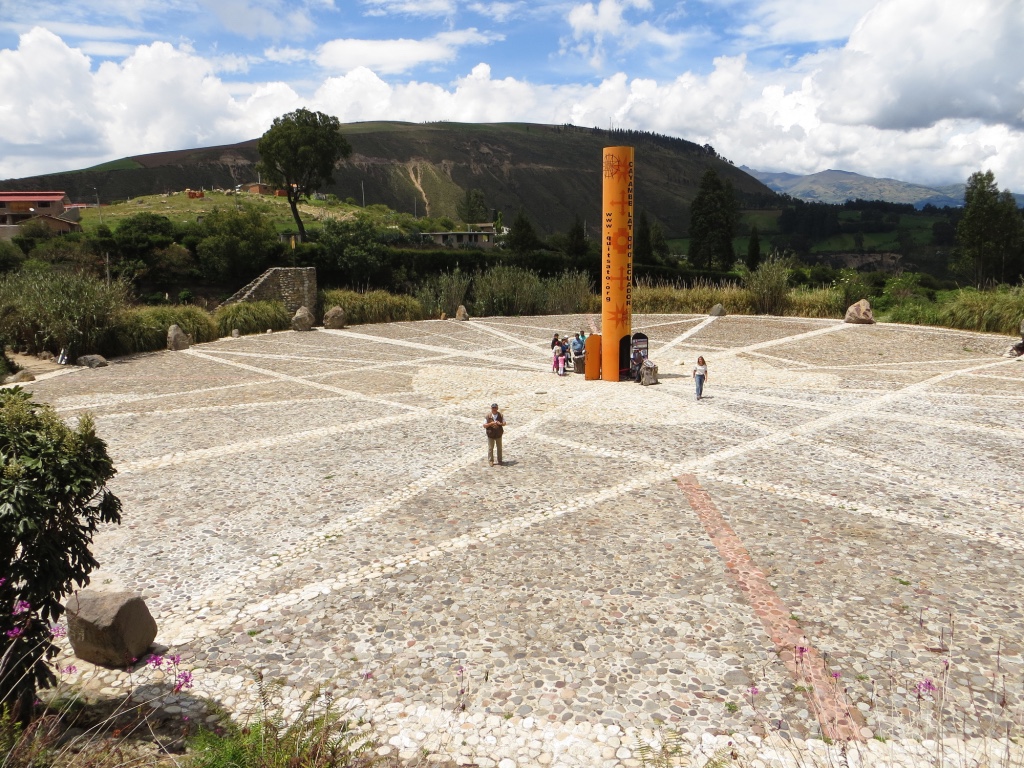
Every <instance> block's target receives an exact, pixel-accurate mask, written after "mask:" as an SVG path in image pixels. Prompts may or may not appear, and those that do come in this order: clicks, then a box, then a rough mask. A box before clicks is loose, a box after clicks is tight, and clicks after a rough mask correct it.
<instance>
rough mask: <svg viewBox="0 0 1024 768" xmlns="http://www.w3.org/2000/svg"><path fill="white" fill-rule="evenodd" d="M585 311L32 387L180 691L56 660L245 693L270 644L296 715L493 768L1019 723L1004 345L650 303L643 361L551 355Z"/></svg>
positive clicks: (1023, 450)
mask: <svg viewBox="0 0 1024 768" xmlns="http://www.w3.org/2000/svg"><path fill="white" fill-rule="evenodd" d="M588 320H589V318H587V317H582V316H575V317H544V318H484V319H479V320H472V321H469V322H461V323H460V322H455V321H426V322H416V323H395V324H390V325H377V326H358V327H353V328H351V329H346V330H341V331H326V330H323V329H319V330H316V331H314V332H311V333H305V334H300V333H291V332H288V333H275V334H270V335H264V336H253V337H243V338H239V339H223V340H221V341H218V342H213V343H210V344H204V345H199V346H197V347H193V348H192V349H191V350H189V351H187V352H177V353H172V352H167V353H158V354H152V355H144V356H139V357H136V358H132V359H123V360H118V361H113V362H112V364H111V365H110V366H109V367H107V368H99V369H94V370H79V371H76V372H74V373H70V374H64V375H56V376H53V377H52V378H47V379H44V380H40V381H37V382H34V383H32V384H29V385H28V387H27V388H28V389H30V390H31V391H33V392H34V393H35V394H36V396H37V397H38V398H40V399H42V400H45V401H48V402H50V403H52V404H53V405H54V406H55V407H56V408H57V409H58V410H59V411H60V413H61V414H62V415H64V416H65V417H67V418H72V419H73V418H75V417H77V416H78V415H80V414H83V413H85V412H90V413H92V414H93V415H94V416H95V418H96V424H97V429H98V431H99V433H100V435H101V436H102V437H103V438H104V439H106V440H107V442H108V445H109V448H110V451H111V454H112V456H113V457H114V459H115V461H116V466H117V467H118V468H119V474H118V476H117V477H116V478H115V480H114V481H113V483H112V487H113V490H114V491H115V492H116V493H117V494H118V495H119V496H120V497H121V499H122V501H123V502H124V522H123V524H122V525H121V526H120V527H116V528H109V529H107V530H104V531H103V532H102V533H101V534H100V535H99V536H98V537H97V539H96V542H95V553H96V555H97V558H98V559H99V560H100V562H101V563H102V568H101V569H100V570H99V571H98V572H97V573H96V574H95V576H94V579H93V586H94V587H96V588H101V589H115V588H124V589H130V590H134V591H137V592H140V593H141V594H143V595H144V596H145V598H146V601H147V603H148V605H149V606H150V608H151V610H152V611H153V613H154V615H155V617H156V619H157V622H158V625H159V627H160V633H159V635H158V642H159V643H160V644H161V647H162V648H165V649H166V650H167V652H168V653H172V654H180V656H181V657H182V664H183V666H185V667H187V668H190V669H192V670H193V674H194V680H195V687H194V688H193V690H192V691H191V692H189V693H188V695H186V694H185V693H184V692H182V693H181V694H179V695H177V696H174V695H167V689H166V685H167V683H166V681H162V680H161V678H160V676H161V674H162V673H160V672H154V671H152V670H149V669H148V668H145V667H143V668H140V669H137V670H135V671H134V672H133V673H132V674H131V677H130V681H129V675H128V674H127V673H126V672H117V671H106V670H98V669H95V668H92V667H90V666H89V665H88V664H84V663H81V662H78V663H77V666H78V667H79V671H78V672H77V673H76V677H77V678H78V679H81V680H87V681H90V684H91V685H94V686H96V687H98V688H101V689H103V690H107V691H117V690H124V689H125V687H126V686H128V685H129V684H131V685H135V686H141V688H140V689H139V690H140V691H141V692H142V693H144V694H153V695H161V696H163V697H164V700H165V703H167V704H168V706H169V707H170V708H171V711H174V709H175V708H176V707H181V708H183V709H184V710H190V709H192V708H194V707H196V706H197V702H196V699H195V698H194V696H201V697H209V698H212V699H214V700H216V701H218V702H220V703H222V704H223V705H225V706H227V707H228V708H231V709H233V710H235V711H238V712H245V711H247V709H248V708H249V707H251V706H252V703H253V701H254V694H255V688H254V685H253V681H254V677H255V675H256V672H257V671H260V672H262V673H263V674H264V675H265V677H266V679H268V680H279V681H280V683H281V685H282V687H281V689H280V691H279V692H277V693H275V697H276V698H277V699H278V700H279V702H280V703H281V706H283V707H284V709H285V710H286V711H287V712H288V713H295V712H297V711H298V710H299V709H300V708H301V707H302V705H303V703H304V702H307V701H308V700H309V699H310V697H311V696H313V695H314V693H313V692H314V690H315V689H316V688H317V686H321V687H322V690H324V691H327V692H329V693H330V694H331V695H333V696H337V697H340V698H342V699H343V700H344V702H345V705H346V706H347V707H349V708H350V709H351V710H352V713H353V716H362V717H365V718H367V719H368V720H370V721H371V722H372V723H373V726H374V727H375V728H376V729H377V730H378V732H379V734H380V738H381V744H382V746H381V750H382V752H386V751H392V752H394V753H398V754H400V755H401V756H402V757H405V758H414V757H417V758H418V757H424V758H426V757H427V756H428V755H429V756H430V758H431V759H435V758H439V757H440V756H448V757H452V758H455V759H456V760H458V761H459V762H463V763H470V762H472V763H476V764H478V765H481V766H488V765H495V764H498V765H500V766H501V768H511V766H515V765H546V764H555V765H607V766H615V765H636V764H637V763H638V759H639V758H640V757H641V756H642V755H641V750H640V749H639V748H638V747H639V746H640V744H641V743H642V742H644V741H645V740H646V741H648V742H650V741H653V742H655V743H657V741H658V739H659V738H660V737H659V733H660V734H662V736H664V734H666V733H673V734H674V733H678V734H681V735H682V737H684V738H685V739H689V740H690V742H691V743H692V744H694V745H696V747H697V748H700V747H701V746H702V745H703V747H704V748H705V751H706V752H707V754H712V753H713V751H714V750H715V749H718V748H719V747H718V746H716V744H719V742H715V741H714V738H713V736H714V734H725V733H734V734H736V738H737V739H741V737H742V739H746V738H748V737H749V739H751V742H750V743H752V744H761V743H762V742H760V741H758V739H759V738H761V737H763V738H767V739H769V740H770V739H775V740H778V739H779V738H780V737H781V738H782V739H784V740H789V741H788V743H799V744H805V742H804V741H802V740H803V739H808V738H815V737H817V738H821V739H825V740H826V741H827V740H828V739H855V740H856V739H861V740H863V739H869V740H870V739H871V737H872V736H878V737H881V738H886V739H889V741H888V742H887V744H888V745H890V746H891V745H892V744H893V743H896V741H895V740H896V739H903V738H906V739H917V740H922V739H924V740H926V741H924V742H923V743H925V744H932V742H930V741H927V740H929V739H936V738H939V737H950V738H952V737H960V738H961V739H962V738H963V737H968V738H969V739H972V738H973V739H977V738H978V737H982V736H1005V735H1007V733H1008V732H1010V733H1011V734H1014V733H1015V734H1018V735H1019V734H1020V733H1021V717H1022V712H1024V707H1022V701H1021V699H1022V680H1024V659H1022V647H1021V645H1022V638H1024V631H1022V630H1024V606H1022V600H1021V595H1022V594H1024V570H1022V565H1024V533H1022V531H1021V519H1022V510H1024V504H1022V501H1021V487H1022V485H1021V480H1020V457H1021V455H1024V408H1022V405H1024V362H1021V361H1017V360H1006V359H1003V358H1000V357H999V353H1000V352H1001V351H1002V350H1003V349H1004V348H1005V347H1006V346H1007V339H1006V338H1004V337H1000V336H993V335H985V334H974V333H966V332H958V331H950V330H941V329H924V328H914V327H908V326H892V325H875V326H855V325H846V324H843V323H841V322H837V321H832V320H801V319H794V318H763V317H759V318H751V317H723V318H707V317H704V316H653V315H652V316H639V317H635V318H634V330H643V331H645V332H647V333H648V334H649V336H650V339H651V349H652V355H651V356H652V359H654V361H655V362H657V363H658V364H659V366H660V373H661V381H662V383H661V384H660V385H658V386H655V387H640V386H637V385H635V384H632V383H620V384H612V383H606V382H586V381H584V378H583V376H581V375H572V374H570V375H567V376H565V377H557V376H555V375H553V374H552V373H551V372H550V361H549V353H548V339H550V336H551V333H552V331H554V330H558V331H560V332H566V333H572V332H574V331H576V330H578V329H580V328H587V327H588V325H587V324H588ZM698 354H703V355H704V356H705V357H706V358H707V361H708V365H709V369H710V380H709V382H708V386H707V388H706V390H705V398H704V399H703V400H701V401H699V402H698V401H696V400H695V397H694V393H693V384H692V381H691V378H690V372H691V369H692V366H693V362H694V360H695V359H696V356H697V355H698ZM495 400H496V401H498V402H499V403H500V406H501V410H502V412H503V413H504V414H505V416H506V419H507V420H508V423H509V427H508V429H507V430H506V436H505V441H504V442H505V446H504V448H505V450H504V453H505V459H506V465H505V466H496V467H493V468H492V467H489V466H488V464H487V462H486V439H485V435H484V431H483V429H482V427H481V425H482V422H483V417H484V414H485V413H486V412H487V410H488V406H489V404H490V403H491V402H492V401H495ZM926 681H927V682H926ZM940 704H941V707H940ZM940 709H941V713H942V714H941V715H937V714H936V712H937V711H939V710H940ZM826 737H828V738H827V739H826ZM709 739H710V741H708V740H709ZM702 740H703V741H702ZM743 743H746V742H743ZM763 743H764V744H767V743H768V742H767V741H766V742H763ZM808 743H817V744H819V746H822V747H823V745H822V744H821V742H808ZM899 743H901V744H902V742H899ZM911 743H914V744H917V743H921V742H907V744H911ZM957 743H958V744H960V745H961V747H962V745H963V744H967V743H970V742H969V741H968V742H964V741H960V742H957ZM881 744H882V742H881V741H872V742H871V746H872V749H875V750H876V751H877V748H878V746H879V745H881ZM906 748H907V749H908V750H910V752H908V754H911V753H913V749H912V748H911V747H909V746H908V747H906ZM865 750H866V751H865V754H867V753H868V751H867V749H866V747H865ZM879 759H882V758H879ZM887 759H890V760H891V759H892V758H891V755H890V757H889V758H887ZM766 760H767V758H766ZM897 762H898V761H897Z"/></svg>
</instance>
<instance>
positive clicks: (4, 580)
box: [0, 576, 7, 587]
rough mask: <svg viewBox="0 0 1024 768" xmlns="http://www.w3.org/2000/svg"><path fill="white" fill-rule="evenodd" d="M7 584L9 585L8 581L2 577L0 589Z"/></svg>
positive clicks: (0, 577) (0, 578)
mask: <svg viewBox="0 0 1024 768" xmlns="http://www.w3.org/2000/svg"><path fill="white" fill-rule="evenodd" d="M6 583H7V579H5V578H4V577H3V576H0V587H2V586H3V585H4V584H6Z"/></svg>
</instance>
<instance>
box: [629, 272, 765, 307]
mask: <svg viewBox="0 0 1024 768" xmlns="http://www.w3.org/2000/svg"><path fill="white" fill-rule="evenodd" d="M716 304H721V305H722V306H723V307H724V308H725V310H726V311H727V312H729V313H730V314H749V313H750V311H751V306H750V293H749V292H748V291H747V290H745V289H743V288H741V287H740V286H739V285H737V284H736V283H734V282H726V283H723V284H721V285H719V284H716V283H713V282H711V281H709V280H705V279H698V280H696V281H695V282H694V283H693V285H691V286H689V287H687V286H686V285H684V284H672V283H657V284H655V283H652V282H651V281H649V280H643V279H641V280H640V281H638V283H637V285H636V286H635V287H634V288H633V311H634V312H638V313H641V314H646V313H652V314H697V315H703V314H706V313H707V312H708V311H709V310H710V309H711V308H712V307H713V306H715V305H716Z"/></svg>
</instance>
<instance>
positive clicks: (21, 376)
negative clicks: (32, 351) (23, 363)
mask: <svg viewBox="0 0 1024 768" xmlns="http://www.w3.org/2000/svg"><path fill="white" fill-rule="evenodd" d="M35 380H36V377H35V376H33V375H32V374H31V373H29V372H28V371H18V372H17V373H12V374H11V375H10V376H8V377H7V378H6V379H4V384H24V383H25V382H27V381H35Z"/></svg>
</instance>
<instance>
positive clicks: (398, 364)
mask: <svg viewBox="0 0 1024 768" xmlns="http://www.w3.org/2000/svg"><path fill="white" fill-rule="evenodd" d="M456 357H462V355H461V354H447V355H430V356H428V357H414V358H412V359H411V360H388V361H387V362H380V363H372V364H370V365H361V366H359V367H357V368H346V369H344V370H337V371H326V372H324V373H308V374H305V375H303V376H299V377H298V378H300V379H305V380H307V381H312V380H314V379H320V378H324V377H326V376H338V375H340V374H344V373H360V372H362V371H376V370H379V369H381V368H405V367H409V366H417V365H426V364H429V363H440V362H442V361H444V360H451V359H453V358H456Z"/></svg>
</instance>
